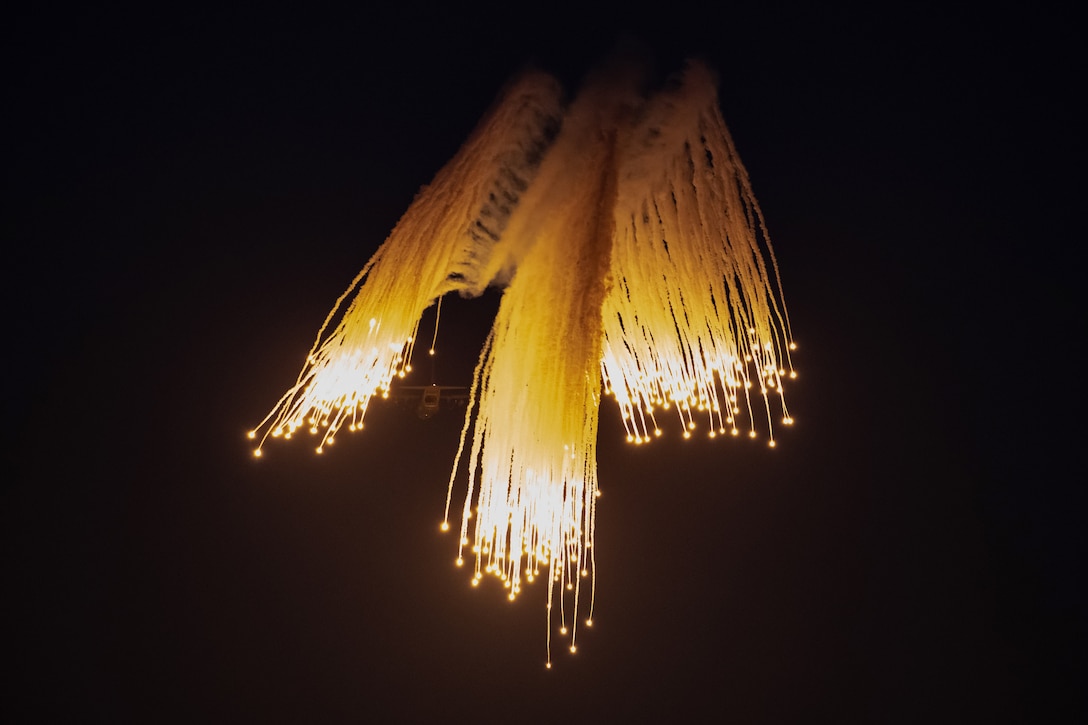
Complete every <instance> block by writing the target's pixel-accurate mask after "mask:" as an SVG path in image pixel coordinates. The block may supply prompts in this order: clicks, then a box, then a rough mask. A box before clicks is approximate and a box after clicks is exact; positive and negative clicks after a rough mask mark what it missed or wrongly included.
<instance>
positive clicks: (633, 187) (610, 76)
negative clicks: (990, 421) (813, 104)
mask: <svg viewBox="0 0 1088 725" xmlns="http://www.w3.org/2000/svg"><path fill="white" fill-rule="evenodd" d="M643 84H644V79H643V76H642V74H641V72H640V71H639V69H638V66H637V64H631V63H627V62H623V61H619V62H615V63H613V64H611V65H608V66H606V67H605V68H603V69H602V70H600V71H599V72H597V73H596V74H594V75H593V76H591V77H590V79H589V80H588V81H587V83H586V85H585V88H584V89H583V90H582V92H581V93H580V94H579V95H578V97H577V99H576V100H575V101H574V103H573V104H571V106H570V107H569V108H568V109H566V110H565V111H562V110H561V107H560V90H559V86H558V83H556V82H555V81H554V80H553V79H551V78H550V77H549V76H545V75H542V74H537V73H533V74H528V75H526V76H524V77H522V78H521V79H520V80H519V81H517V82H515V83H514V84H512V85H511V86H510V87H509V88H508V89H507V91H506V92H505V93H504V94H503V95H502V96H501V97H500V100H499V101H498V102H497V104H496V105H495V107H494V108H493V109H492V110H491V111H490V112H489V114H488V115H487V116H486V117H485V119H484V121H483V122H481V124H480V126H479V128H478V129H477V130H476V132H475V133H474V134H473V135H472V137H471V138H470V139H469V141H468V142H467V143H466V144H465V146H464V147H463V148H462V149H461V151H460V152H459V153H458V154H457V156H456V157H455V158H454V159H453V160H452V161H451V162H450V163H449V164H448V165H447V166H446V167H445V168H443V169H442V171H440V172H439V174H438V175H437V177H436V178H435V180H434V182H432V184H431V185H430V186H428V187H425V188H424V189H423V190H422V191H421V192H420V194H419V195H418V196H417V197H416V199H415V201H414V202H413V203H412V205H411V206H410V207H409V209H408V211H407V212H406V213H405V215H404V217H402V218H401V220H400V222H399V223H398V224H397V226H396V228H395V229H394V230H393V233H392V234H391V235H390V236H389V238H388V239H387V240H386V242H385V244H383V245H382V247H381V248H380V249H379V250H378V252H377V254H375V255H374V257H373V258H372V259H371V260H370V262H369V263H368V264H367V266H366V267H365V268H364V269H363V271H362V272H361V273H360V274H359V276H358V277H357V278H356V280H355V281H354V282H353V284H352V286H351V287H350V288H349V289H348V291H347V292H345V293H344V295H343V296H342V297H341V298H340V300H338V302H337V305H336V308H334V310H333V312H332V313H331V314H330V316H329V319H328V320H326V323H325V325H324V326H323V327H322V330H321V332H320V333H319V335H318V339H317V342H316V343H315V345H314V349H313V350H312V351H311V353H310V355H309V357H308V359H307V363H306V365H305V367H304V368H303V371H302V373H300V376H299V379H298V381H297V382H296V384H295V386H294V387H292V388H291V389H290V390H288V392H287V393H286V394H285V395H284V397H283V398H281V400H280V402H279V403H278V404H277V406H276V407H275V408H274V409H273V411H272V412H271V413H270V414H269V415H268V417H266V419H265V420H264V421H262V423H261V424H260V425H259V426H257V428H256V429H255V430H254V431H252V432H251V433H250V437H252V438H256V437H257V436H261V442H262V444H263V442H264V441H265V439H266V437H267V436H269V435H271V436H273V437H278V436H283V437H290V436H291V434H292V433H294V432H295V431H296V430H297V429H299V428H307V429H309V430H310V431H311V432H312V433H314V434H315V435H319V436H320V437H321V445H320V446H319V447H318V451H319V452H320V451H321V450H322V446H324V445H325V444H331V443H332V442H333V440H334V435H335V433H336V431H337V430H338V429H339V428H340V427H341V426H343V425H348V427H349V429H352V430H354V429H357V428H359V427H361V422H362V418H363V415H364V414H365V412H366V407H367V403H368V402H369V400H370V398H371V397H372V396H373V395H375V394H384V393H387V392H388V390H389V387H390V383H391V381H392V379H393V378H394V377H397V376H400V377H403V375H404V373H405V372H406V371H408V370H410V367H409V364H408V361H409V360H410V359H411V353H412V349H413V346H414V341H415V336H416V330H417V327H418V324H419V318H420V316H421V314H422V312H423V310H424V309H425V308H426V307H428V306H429V305H430V304H432V303H433V302H435V300H438V299H440V297H441V296H442V295H443V294H445V293H447V292H453V291H456V292H459V293H460V294H462V295H464V296H475V295H478V294H480V293H481V292H482V291H483V290H484V289H485V288H486V287H487V286H489V285H496V286H502V287H505V291H504V293H503V299H502V302H501V304H500V307H499V311H498V314H497V316H496V319H495V322H494V325H493V327H492V330H491V333H490V335H489V336H488V338H487V342H486V343H485V345H484V349H483V351H482V353H481V355H480V361H479V363H478V365H477V367H476V372H475V374H474V378H473V384H472V388H471V392H470V402H469V406H468V410H467V413H466V417H465V425H464V428H463V430H462V433H461V440H460V444H459V447H458V452H457V457H456V459H455V461H454V465H453V471H452V473H451V475H450V480H449V487H448V492H447V497H446V518H445V520H444V521H443V524H442V528H443V530H447V529H449V528H450V525H449V523H448V521H449V511H450V506H451V502H452V497H453V492H454V489H455V487H456V484H457V481H458V480H461V478H462V475H463V474H462V473H461V466H460V464H461V461H462V459H463V458H466V457H465V456H464V453H465V448H466V444H467V445H468V455H467V468H468V473H467V491H466V493H465V503H464V506H463V509H462V513H461V516H460V526H459V532H460V536H459V551H458V556H457V564H458V566H463V565H464V564H465V560H466V557H467V558H471V559H472V565H471V568H472V569H473V574H472V583H473V585H476V584H478V583H479V582H480V581H481V580H482V579H483V577H484V575H485V574H491V575H493V576H495V577H497V578H498V579H499V581H500V582H501V584H502V586H503V587H504V588H505V590H506V594H507V596H508V597H509V598H510V599H515V598H516V597H517V595H518V594H519V593H520V591H521V589H522V586H523V584H527V583H531V582H533V581H534V580H536V579H538V578H541V579H544V580H545V581H546V582H547V583H546V584H545V586H546V587H547V589H548V595H547V616H548V623H549V624H548V642H549V652H550V641H551V637H552V626H553V609H554V606H553V605H555V604H558V605H559V609H560V612H559V615H558V618H559V625H558V626H559V632H560V634H563V635H567V636H568V637H569V643H570V644H569V647H570V650H571V651H572V652H573V651H574V650H575V649H576V645H575V633H576V628H577V623H578V606H579V602H580V600H581V599H582V598H583V597H584V595H585V593H584V591H583V590H584V589H585V588H588V589H589V594H588V596H589V598H590V613H589V618H587V620H586V623H587V624H591V623H592V588H593V580H594V576H593V541H594V526H595V521H596V501H597V496H598V495H599V490H598V481H597V460H596V444H597V430H598V413H599V408H600V401H601V396H602V394H611V395H612V396H614V398H615V400H616V402H617V404H618V405H619V408H620V412H621V414H622V416H623V419H624V423H625V425H626V427H627V435H628V440H630V441H632V442H634V443H643V442H646V441H649V440H652V438H653V437H654V436H656V435H660V434H661V432H662V430H661V428H660V427H659V424H658V416H659V414H660V411H668V415H676V416H677V417H678V420H679V422H680V426H681V430H682V431H683V435H684V436H685V437H689V436H690V435H691V434H692V432H693V431H694V430H696V429H697V428H698V426H699V424H700V422H704V423H705V424H706V425H707V428H708V435H709V436H711V437H715V436H717V435H720V434H723V433H730V434H733V435H738V434H739V433H740V432H741V429H742V428H743V429H744V432H745V433H746V435H747V436H749V437H756V436H757V429H758V428H760V427H761V425H760V423H759V421H765V422H766V429H767V435H768V442H769V443H770V445H772V446H773V445H774V437H773V433H772V426H771V423H772V421H773V419H774V418H776V417H780V419H781V420H782V422H784V423H786V424H789V423H791V422H792V419H791V418H790V416H789V413H788V412H787V409H786V405H785V400H784V397H783V383H784V380H785V379H788V378H790V377H793V376H794V373H793V371H792V368H791V366H790V361H789V351H790V350H791V349H792V348H793V343H792V341H791V339H790V334H789V325H788V319H787V317H786V313H785V308H784V306H783V304H782V302H781V291H780V288H779V280H778V269H777V264H776V262H775V259H774V255H773V253H772V251H771V248H770V242H769V239H768V237H767V233H766V228H765V224H764V221H763V215H762V212H761V211H760V209H759V206H758V204H757V203H756V200H755V197H754V195H753V194H752V190H751V186H750V184H749V181H748V176H747V172H746V171H745V169H744V167H743V166H742V165H741V163H740V160H739V158H738V157H737V153H736V149H735V148H734V146H733V142H732V139H731V138H730V136H729V132H728V130H727V129H726V127H725V123H724V121H723V120H722V116H721V113H720V111H719V109H718V99H717V94H716V90H715V83H714V78H713V75H712V73H711V72H710V71H709V69H707V68H705V67H704V66H702V65H700V64H697V63H691V64H689V65H688V67H687V68H686V69H685V71H684V73H683V74H682V75H680V76H679V77H677V78H676V79H673V81H672V82H671V83H670V84H669V85H668V86H667V87H666V88H664V89H663V90H661V91H659V92H657V93H655V94H651V95H649V96H646V95H645V94H644V93H643V92H642V88H643ZM353 293H354V297H353V298H352V300H351V302H350V303H349V304H348V306H347V308H346V310H344V311H343V312H342V313H341V312H340V310H341V306H342V305H343V304H344V302H345V300H347V298H348V297H349V296H351V295H352V294H353ZM336 320H338V321H337V322H336V324H335V325H333V322H334V321H336ZM330 326H331V327H330ZM330 329H331V331H330V332H326V330H330ZM602 381H603V382H602ZM470 434H471V435H470ZM260 451H261V448H260V446H258V448H257V449H256V451H255V453H256V454H257V455H260ZM557 592H558V596H556V593H557ZM548 665H549V666H550V665H551V662H550V653H549V659H548Z"/></svg>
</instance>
